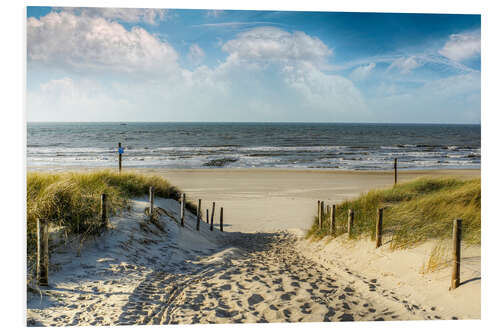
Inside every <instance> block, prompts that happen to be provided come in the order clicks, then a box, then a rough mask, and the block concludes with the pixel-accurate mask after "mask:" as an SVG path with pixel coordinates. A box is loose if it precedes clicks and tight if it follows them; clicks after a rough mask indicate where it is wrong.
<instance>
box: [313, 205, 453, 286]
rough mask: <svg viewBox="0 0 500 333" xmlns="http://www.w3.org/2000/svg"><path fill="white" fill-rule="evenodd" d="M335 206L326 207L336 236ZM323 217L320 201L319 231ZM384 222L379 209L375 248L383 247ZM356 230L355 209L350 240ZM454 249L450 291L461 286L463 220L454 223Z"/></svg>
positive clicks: (349, 214) (351, 215)
mask: <svg viewBox="0 0 500 333" xmlns="http://www.w3.org/2000/svg"><path fill="white" fill-rule="evenodd" d="M335 208H336V206H335V205H331V206H330V205H327V206H326V216H327V219H328V222H329V224H330V235H335V233H336V221H335ZM323 216H325V202H324V201H320V200H318V226H319V229H323V225H324V222H326V221H323ZM383 220H384V209H383V208H378V209H377V219H376V223H375V248H379V247H380V246H382V226H383ZM353 229H354V209H349V210H348V212H347V235H348V237H349V238H351V237H352V232H353ZM452 239H453V249H452V256H453V260H452V273H451V287H450V289H456V288H458V286H459V285H460V256H461V253H460V249H461V240H462V220H461V219H455V220H454V221H453V232H452Z"/></svg>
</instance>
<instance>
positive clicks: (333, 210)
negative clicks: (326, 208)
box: [330, 205, 335, 235]
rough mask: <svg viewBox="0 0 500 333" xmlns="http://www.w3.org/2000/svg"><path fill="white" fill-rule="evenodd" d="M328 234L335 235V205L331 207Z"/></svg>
mask: <svg viewBox="0 0 500 333" xmlns="http://www.w3.org/2000/svg"><path fill="white" fill-rule="evenodd" d="M330 214H331V215H330V234H331V235H334V234H335V205H332V211H331V212H330Z"/></svg>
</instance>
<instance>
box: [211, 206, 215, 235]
mask: <svg viewBox="0 0 500 333" xmlns="http://www.w3.org/2000/svg"><path fill="white" fill-rule="evenodd" d="M214 213H215V202H212V218H211V219H210V231H212V230H214Z"/></svg>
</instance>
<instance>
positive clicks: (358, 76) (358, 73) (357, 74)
mask: <svg viewBox="0 0 500 333" xmlns="http://www.w3.org/2000/svg"><path fill="white" fill-rule="evenodd" d="M375 66H376V64H375V63H374V62H371V63H369V64H368V65H365V66H359V67H357V68H355V69H354V70H353V71H352V73H351V75H350V77H351V79H352V80H354V81H362V80H364V79H366V78H367V77H368V75H370V73H371V72H372V70H373V69H374V68H375Z"/></svg>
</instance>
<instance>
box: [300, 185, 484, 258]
mask: <svg viewBox="0 0 500 333" xmlns="http://www.w3.org/2000/svg"><path fill="white" fill-rule="evenodd" d="M379 207H384V225H383V233H384V238H385V240H387V239H388V237H389V238H390V240H391V243H390V246H391V248H392V249H397V248H408V247H413V246H416V245H418V244H421V243H422V242H424V241H426V240H429V239H448V238H450V237H451V232H452V221H453V219H456V218H461V219H462V233H463V234H462V235H463V241H464V242H465V243H466V244H470V245H475V244H480V243H481V181H480V179H473V180H465V181H463V180H458V179H454V178H420V179H417V180H414V181H411V182H407V183H402V184H399V185H397V186H394V187H393V188H390V189H383V190H373V191H370V192H368V193H366V194H363V195H361V196H360V197H359V198H357V199H355V200H349V201H344V202H343V203H341V204H340V205H337V210H336V225H337V228H336V235H337V236H338V235H341V234H343V233H346V232H347V213H348V210H349V209H353V210H354V228H353V230H352V237H353V238H359V237H361V236H370V237H372V239H374V237H375V222H376V219H377V209H378V208H379ZM323 219H324V220H326V215H325V216H324V217H323ZM317 222H318V217H317V216H315V217H314V220H313V225H312V227H311V228H310V229H309V231H308V234H307V236H308V237H312V238H315V239H318V238H322V237H325V236H327V235H329V234H330V233H329V228H330V226H329V225H326V223H325V224H324V225H323V228H319V226H318V223H317ZM385 240H384V241H385Z"/></svg>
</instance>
